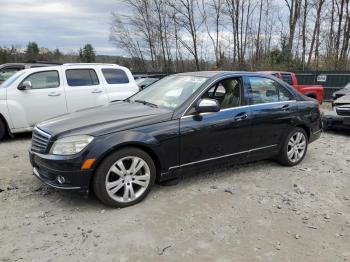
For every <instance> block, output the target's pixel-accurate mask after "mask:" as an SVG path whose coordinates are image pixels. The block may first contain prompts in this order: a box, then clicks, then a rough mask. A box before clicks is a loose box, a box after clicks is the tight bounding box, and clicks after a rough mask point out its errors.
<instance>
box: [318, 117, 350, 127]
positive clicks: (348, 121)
mask: <svg viewBox="0 0 350 262" xmlns="http://www.w3.org/2000/svg"><path fill="white" fill-rule="evenodd" d="M323 122H324V126H325V129H350V117H349V116H340V115H336V114H329V115H324V116H323Z"/></svg>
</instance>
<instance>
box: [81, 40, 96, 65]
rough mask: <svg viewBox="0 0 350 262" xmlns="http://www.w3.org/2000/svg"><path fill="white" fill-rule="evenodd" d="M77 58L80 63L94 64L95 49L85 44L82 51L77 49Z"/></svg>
mask: <svg viewBox="0 0 350 262" xmlns="http://www.w3.org/2000/svg"><path fill="white" fill-rule="evenodd" d="M79 58H80V61H81V62H84V63H92V62H95V58H96V54H95V49H94V48H93V46H92V45H91V44H86V45H85V46H84V47H83V48H82V49H81V48H80V49H79Z"/></svg>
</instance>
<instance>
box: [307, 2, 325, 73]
mask: <svg viewBox="0 0 350 262" xmlns="http://www.w3.org/2000/svg"><path fill="white" fill-rule="evenodd" d="M324 3H325V0H315V6H316V9H317V11H316V20H315V24H314V29H313V33H312V37H311V44H310V50H309V56H308V60H307V66H310V63H311V58H312V54H313V51H314V46H315V42H316V40H317V44H316V50H317V53H318V45H319V31H320V25H321V12H322V7H323V4H324Z"/></svg>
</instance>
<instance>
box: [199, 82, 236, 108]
mask: <svg viewBox="0 0 350 262" xmlns="http://www.w3.org/2000/svg"><path fill="white" fill-rule="evenodd" d="M202 98H210V99H216V100H217V101H218V102H219V104H220V106H221V108H222V109H225V108H232V107H237V106H240V105H242V81H241V79H239V78H228V79H225V80H222V81H220V82H218V83H216V84H215V85H214V86H213V87H211V88H210V89H209V90H208V92H206V93H205V94H204V95H203V96H202Z"/></svg>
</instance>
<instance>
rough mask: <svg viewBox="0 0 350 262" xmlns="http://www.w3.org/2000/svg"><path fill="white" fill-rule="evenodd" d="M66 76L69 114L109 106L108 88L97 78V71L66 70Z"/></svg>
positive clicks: (84, 69)
mask: <svg viewBox="0 0 350 262" xmlns="http://www.w3.org/2000/svg"><path fill="white" fill-rule="evenodd" d="M65 76H66V80H67V81H66V87H65V88H66V96H67V107H68V112H70V113H72V112H75V111H78V110H82V109H86V108H92V107H96V106H100V105H107V104H108V102H109V99H108V94H107V92H106V87H105V85H104V84H103V83H102V82H101V81H100V80H99V78H98V77H97V73H96V71H95V69H92V68H79V69H66V70H65Z"/></svg>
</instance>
